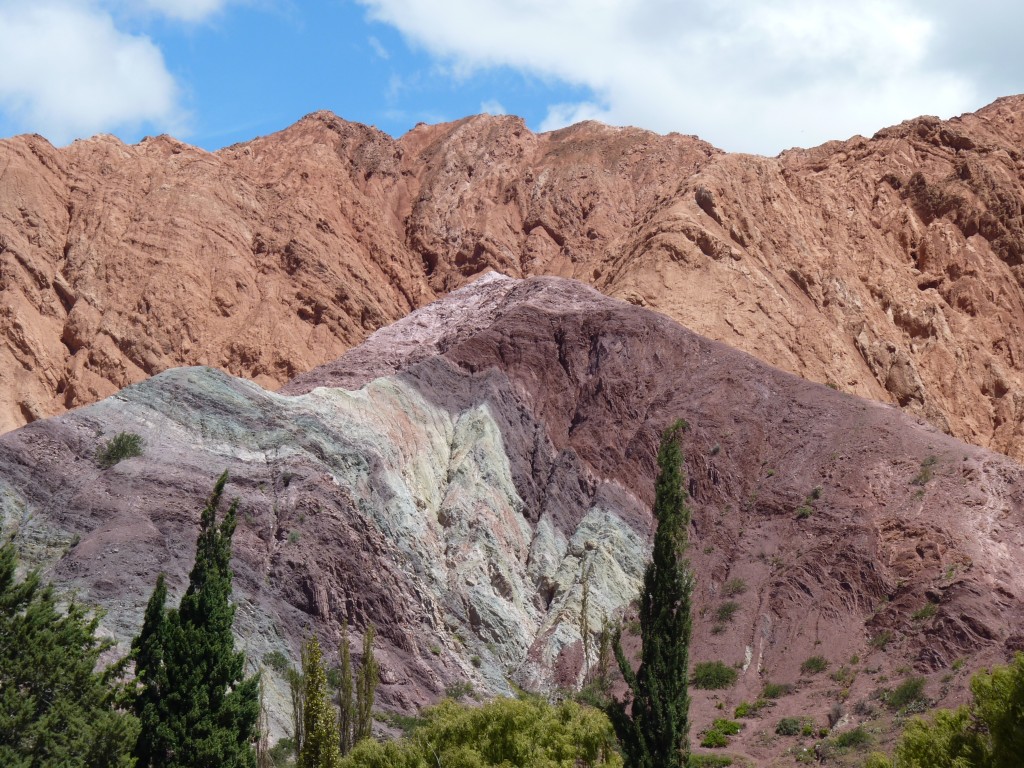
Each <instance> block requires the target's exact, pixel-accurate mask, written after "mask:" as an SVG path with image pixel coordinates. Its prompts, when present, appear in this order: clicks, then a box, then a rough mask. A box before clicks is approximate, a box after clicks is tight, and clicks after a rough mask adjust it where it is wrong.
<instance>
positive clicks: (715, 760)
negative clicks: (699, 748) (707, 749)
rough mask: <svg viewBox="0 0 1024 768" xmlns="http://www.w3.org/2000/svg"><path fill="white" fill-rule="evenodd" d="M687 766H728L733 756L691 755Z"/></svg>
mask: <svg viewBox="0 0 1024 768" xmlns="http://www.w3.org/2000/svg"><path fill="white" fill-rule="evenodd" d="M686 765H687V768H727V766H730V765H732V758H731V757H726V756H725V755H690V761H689V762H688V763H687V764H686Z"/></svg>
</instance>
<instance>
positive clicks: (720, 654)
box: [0, 275, 1024, 761]
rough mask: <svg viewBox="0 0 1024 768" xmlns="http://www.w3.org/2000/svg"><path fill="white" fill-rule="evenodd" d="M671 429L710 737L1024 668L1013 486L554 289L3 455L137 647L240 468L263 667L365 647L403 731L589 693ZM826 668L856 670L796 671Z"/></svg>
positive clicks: (203, 377)
mask: <svg viewBox="0 0 1024 768" xmlns="http://www.w3.org/2000/svg"><path fill="white" fill-rule="evenodd" d="M678 418H685V419H686V420H687V421H688V422H689V424H690V430H689V431H688V433H687V435H686V439H685V453H686V461H687V468H688V473H689V486H690V493H691V495H692V498H693V507H694V520H693V526H692V530H691V542H692V546H691V550H690V558H691V561H692V563H693V566H694V570H695V573H696V577H697V588H696V592H695V601H696V602H695V617H696V618H695V632H694V647H693V651H692V654H691V657H692V658H693V659H694V660H695V661H703V660H710V659H722V660H724V661H725V662H727V663H729V664H735V665H737V667H738V668H739V669H740V670H741V674H740V681H739V683H738V685H737V687H736V688H734V689H731V690H729V691H726V692H722V693H709V692H697V693H695V699H694V706H693V722H694V729H693V730H694V731H695V732H696V731H697V730H699V729H700V728H703V727H705V726H706V725H708V724H710V722H711V721H712V719H713V718H714V717H718V716H721V713H720V712H719V711H718V709H716V705H717V704H718V703H720V702H721V703H722V705H723V707H724V708H726V709H729V710H731V708H732V707H733V706H735V704H736V703H738V701H739V700H740V699H748V700H752V699H753V698H756V696H757V695H758V694H759V691H760V689H761V687H762V685H763V684H764V683H765V682H767V681H772V682H784V683H793V684H795V685H796V688H795V691H794V692H793V693H792V694H791V695H790V696H788V697H785V698H784V699H781V700H780V701H779V703H778V706H777V708H776V710H775V711H774V712H773V715H772V716H773V717H775V716H776V715H783V714H791V713H794V714H799V715H800V716H801V717H804V716H808V717H812V718H813V719H814V720H815V721H816V722H818V723H820V724H821V725H825V724H826V723H827V722H828V718H829V715H830V712H831V711H832V709H833V707H832V704H833V701H834V700H836V699H839V700H845V701H846V702H847V703H846V704H841V705H840V708H841V709H842V710H843V712H844V713H845V714H844V716H845V717H846V720H845V721H844V722H846V723H851V724H852V723H854V722H857V718H859V717H863V715H858V714H857V710H856V709H855V707H854V705H855V704H856V703H857V702H858V701H868V699H869V698H870V696H871V694H872V692H873V691H874V690H875V689H876V688H877V687H878V686H880V685H882V684H883V682H884V677H883V676H886V675H888V676H894V675H896V674H897V672H896V670H900V669H902V668H904V667H906V668H911V667H913V668H915V669H917V670H918V671H920V672H921V673H924V674H927V675H929V676H930V677H929V679H930V680H931V681H932V682H930V683H929V687H928V692H929V695H931V696H933V697H934V698H935V699H937V700H940V701H942V702H943V703H948V702H951V701H956V700H957V697H960V696H962V695H963V691H964V689H965V685H966V679H967V675H968V674H969V672H970V671H971V670H973V669H975V668H977V667H978V666H979V665H982V664H987V663H991V662H993V661H1001V660H1003V659H1004V658H1006V655H1007V654H1008V653H1009V652H1010V651H1011V650H1012V649H1014V648H1016V647H1018V646H1019V644H1020V642H1021V640H1020V638H1022V637H1024V583H1022V582H1021V577H1020V574H1021V573H1022V572H1024V533H1022V532H1024V469H1022V468H1021V467H1020V465H1018V464H1016V463H1015V462H1013V461H1011V460H1010V459H1008V458H1006V457H1004V456H1001V455H999V454H995V453H992V452H989V451H987V450H985V449H982V448H978V447H975V446H971V445H968V444H965V443H963V442H961V441H958V440H956V439H954V438H952V437H949V436H947V435H945V434H943V433H942V432H941V431H939V430H937V429H936V428H934V427H933V426H931V425H929V424H927V423H925V422H923V421H922V420H920V419H918V418H916V417H913V416H911V415H908V414H906V413H903V412H901V411H900V410H899V409H898V408H896V407H894V406H889V405H884V404H881V403H877V402H874V401H870V400H865V399H860V398H857V397H853V396H850V395H847V394H844V393H841V392H837V391H834V390H833V389H830V388H828V387H825V386H821V385H817V384H814V383H811V382H808V381H805V380H802V379H799V378H797V377H795V376H793V375H790V374H788V373H785V372H782V371H779V370H777V369H773V368H771V367H769V366H766V365H764V364H763V363H761V362H759V361H757V360H756V359H754V358H752V357H750V356H747V355H746V354H743V353H741V352H737V351H735V350H732V349H730V348H728V347H726V346H725V345H722V344H720V343H717V342H714V341H710V340H708V339H705V338H702V337H699V336H697V335H696V334H694V333H692V332H690V331H688V330H686V329H685V328H683V327H681V326H680V325H678V324H676V323H675V322H673V321H672V320H669V319H668V318H666V317H664V316H663V315H661V314H658V313H655V312H651V311H648V310H645V309H642V308H639V307H636V306H632V305H630V304H629V303H626V302H621V301H618V300H614V299H610V298H607V297H605V296H603V295H601V294H600V293H598V292H597V291H595V290H593V289H590V288H588V287H586V286H584V285H582V284H580V283H578V282H575V281H569V280H563V279H556V278H533V279H529V280H514V279H508V278H503V277H499V276H495V275H492V276H486V277H484V278H482V279H480V280H478V281H477V282H475V283H473V284H472V285H470V286H468V287H465V288H463V289H460V290H459V291H456V292H455V293H453V294H452V295H451V296H449V297H447V298H446V299H443V300H441V301H439V302H437V303H434V304H431V305H429V306H427V307H425V308H423V309H421V310H419V311H417V312H415V313H413V314H412V315H410V316H409V317H407V318H405V319H403V320H402V321H400V322H398V323H396V324H394V325H392V326H390V327H387V328H384V329H382V330H380V331H378V332H376V333H375V334H373V335H372V336H371V337H370V338H369V339H367V340H366V342H364V343H363V344H362V345H361V346H360V347H357V348H356V349H354V350H352V351H350V352H349V353H347V354H346V355H344V356H343V357H342V358H340V359H339V360H338V361H336V362H334V363H331V364H329V365H327V366H324V367H322V368H319V369H316V370H314V371H312V372H310V373H308V374H304V375H301V376H299V377H296V378H295V379H293V380H292V381H291V382H290V383H289V384H288V385H287V386H285V387H284V388H282V389H281V391H280V392H277V393H274V392H268V391H265V390H263V389H261V388H260V387H259V386H257V385H255V384H253V383H251V382H247V381H244V380H241V379H237V378H233V377H230V376H228V375H226V374H224V373H222V372H219V371H216V370H214V369H212V368H182V369H174V370H170V371H167V372H164V373H161V374H159V375H157V376H154V377H152V378H150V379H149V380H147V381H145V382H142V383H140V384H136V385H134V386H130V387H127V388H125V389H124V390H122V391H120V392H119V393H118V394H116V395H114V396H112V397H110V398H107V399H105V400H103V401H101V402H99V403H97V404H95V405H92V406H88V407H84V408H81V409H77V410H75V411H73V412H70V413H68V414H65V415H63V416H59V417H55V418H51V419H45V420H40V421H38V422H37V423H33V424H31V425H28V426H27V427H24V428H22V429H19V430H16V431H13V432H10V433H8V434H6V435H4V436H2V437H0V512H2V516H0V520H2V522H3V530H4V535H11V534H13V535H15V539H16V541H17V542H18V544H19V546H20V547H21V549H22V551H23V553H24V554H25V556H26V557H27V558H28V560H29V561H30V562H32V563H35V564H40V565H43V566H45V567H47V568H48V573H49V574H50V575H51V576H52V577H53V578H55V579H56V580H57V581H58V582H59V583H60V584H61V585H62V587H64V588H66V589H74V590H77V592H78V594H79V596H80V599H83V600H86V601H87V602H89V603H96V604H99V605H102V606H103V607H105V608H106V610H107V616H106V619H105V622H104V627H105V628H106V629H107V630H108V631H110V632H112V633H113V634H114V635H115V636H116V637H117V638H118V639H120V640H122V641H123V640H126V639H127V638H128V637H130V636H131V635H132V634H133V633H134V632H136V631H137V629H138V624H139V622H140V618H141V613H142V610H143V607H144V604H145V601H146V599H147V596H148V592H149V589H150V588H151V585H152V583H153V581H154V579H155V577H156V574H157V572H160V571H163V572H166V573H167V574H168V578H169V584H170V586H171V589H172V593H173V592H180V590H181V589H182V588H183V586H184V583H185V579H186V574H187V570H188V568H189V566H190V563H191V559H192V555H193V551H192V549H193V541H194V536H195V530H196V521H197V516H198V511H199V509H200V508H201V506H202V500H203V498H204V496H205V495H206V494H207V493H208V492H209V489H210V488H211V487H212V485H213V481H214V479H215V476H216V475H217V474H218V473H219V472H220V471H222V470H223V469H225V468H226V469H228V470H229V471H230V473H231V484H230V486H229V493H230V495H237V496H238V497H239V498H240V500H241V504H240V510H241V513H240V522H239V528H238V532H237V533H236V558H235V570H236V581H235V585H236V597H237V601H238V606H239V612H238V618H237V625H236V626H237V629H238V632H239V636H240V638H241V643H242V646H243V647H244V648H245V649H246V651H247V653H248V654H249V657H250V659H253V660H259V659H261V658H263V657H264V655H265V654H267V653H268V652H271V651H280V652H282V653H284V654H285V655H286V656H289V657H291V658H294V657H295V651H296V649H297V647H298V643H299V641H300V640H301V639H302V638H303V637H304V636H306V635H308V634H309V633H311V632H313V631H316V632H318V633H319V634H320V637H321V640H322V641H324V642H325V644H326V645H327V646H328V647H330V646H332V645H333V644H334V643H336V642H337V636H338V628H339V624H340V622H348V623H350V624H351V625H352V626H353V628H354V631H355V632H356V634H357V635H358V633H360V632H361V631H362V630H363V629H364V628H365V627H366V626H367V625H368V624H371V623H372V624H374V625H376V626H377V627H378V630H379V637H380V656H381V661H382V670H383V671H382V680H383V683H384V687H383V702H384V703H385V705H386V706H388V707H392V708H400V709H408V708H411V707H413V706H415V705H417V704H421V703H424V702H426V701H429V700H432V699H434V698H436V697H438V696H440V695H442V693H443V692H444V691H445V689H446V688H449V689H450V686H451V685H452V684H456V683H463V682H465V681H469V682H471V683H472V685H473V686H474V687H475V688H476V690H478V691H480V692H483V693H501V692H507V691H508V690H509V688H510V685H511V683H513V682H514V683H516V684H519V685H523V686H526V687H532V688H539V689H541V690H548V691H550V690H552V689H557V688H558V687H560V686H567V687H572V686H575V685H577V684H578V683H579V682H580V679H581V677H582V675H583V670H584V661H583V650H582V643H581V638H580V620H579V614H580V608H581V597H582V580H583V579H584V578H585V574H589V578H590V599H589V605H590V608H589V611H590V613H589V621H588V623H589V626H590V628H591V629H592V630H593V631H596V630H597V629H598V628H599V627H600V626H601V624H602V621H603V619H604V617H606V616H613V617H618V616H621V615H623V613H624V612H628V605H629V603H630V601H631V600H632V599H633V598H634V597H635V596H636V594H637V591H638V588H639V583H640V579H641V576H642V569H643V567H644V563H645V562H646V558H647V547H648V543H649V540H650V535H651V532H652V529H653V521H652V520H651V518H650V514H649V511H648V509H649V505H650V503H651V501H652V500H653V480H654V473H655V471H656V466H655V452H656V448H657V443H658V435H659V432H660V430H661V429H663V428H664V427H665V426H666V425H668V424H670V423H672V422H674V421H675V420H676V419H678ZM120 432H136V433H138V434H140V435H142V437H143V441H144V450H143V455H142V456H141V457H137V458H130V459H126V460H124V461H122V462H120V463H119V464H117V465H115V466H114V467H112V468H110V469H106V470H101V469H100V468H99V467H98V466H97V465H96V463H95V459H94V456H95V452H96V450H97V448H98V447H99V446H101V445H102V444H103V443H104V442H105V441H106V440H108V439H110V438H111V437H112V436H114V435H115V434H117V433H120ZM728 601H735V603H736V606H735V607H734V608H733V609H731V610H730V612H729V613H728V616H727V617H725V618H722V617H721V612H720V608H721V607H722V605H723V604H724V603H726V602H728ZM879 637H882V638H884V639H885V642H881V643H880V642H878V638H879ZM627 640H629V641H630V642H635V639H631V636H630V635H629V632H628V631H627ZM595 647H596V644H595V643H591V644H590V648H591V651H592V653H593V652H594V649H595ZM811 655H825V656H826V657H827V659H828V661H829V662H831V663H832V664H833V665H834V667H835V668H837V669H838V668H839V667H841V666H842V665H847V667H848V668H847V673H846V675H845V676H843V677H829V676H827V675H820V676H817V677H813V678H806V677H804V676H802V675H801V671H800V665H801V662H802V661H803V660H804V659H806V658H807V657H809V656H811ZM855 655H856V656H858V657H859V659H860V660H861V662H859V663H857V664H852V666H851V662H850V659H851V657H853V656H855ZM957 660H964V661H965V662H966V663H963V662H960V663H958V664H957V665H956V666H955V667H953V665H954V661H957ZM591 661H593V658H591ZM961 665H962V666H963V670H962V671H961V672H958V673H956V675H952V676H950V675H951V674H952V673H950V672H949V671H948V670H949V668H951V667H953V668H954V669H959V668H960V666H961ZM957 675H958V676H957ZM940 681H941V682H940ZM275 685H276V686H277V688H276V690H277V696H278V697H279V698H277V699H274V700H275V701H277V702H278V706H277V713H278V716H279V717H280V718H281V720H285V719H286V717H287V714H286V711H285V708H284V704H283V688H282V687H281V682H280V681H279V680H276V681H275ZM772 723H774V720H773V721H772ZM766 727H767V726H766ZM746 733H747V736H748V737H749V738H747V737H741V739H740V740H739V741H738V746H737V750H738V751H739V752H740V753H742V754H746V755H748V756H749V757H751V758H753V759H755V760H759V761H760V760H764V759H767V758H769V757H771V756H772V755H774V754H776V753H777V752H778V751H779V750H781V749H783V748H785V744H778V743H775V742H774V741H773V740H771V739H768V740H762V739H758V738H757V737H756V733H757V727H756V725H753V724H752V725H751V727H750V728H748V730H747V732H746Z"/></svg>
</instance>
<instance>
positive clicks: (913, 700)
mask: <svg viewBox="0 0 1024 768" xmlns="http://www.w3.org/2000/svg"><path fill="white" fill-rule="evenodd" d="M883 699H884V701H885V703H886V705H887V706H888V707H889V709H892V710H894V711H896V712H900V711H905V710H908V709H916V708H918V707H920V706H923V705H924V704H925V698H924V678H923V677H908V678H907V679H906V680H904V681H903V682H902V683H900V684H899V685H898V686H896V688H895V689H894V690H892V691H889V692H888V693H887V694H886V695H885V696H884V697H883ZM915 705H916V706H915Z"/></svg>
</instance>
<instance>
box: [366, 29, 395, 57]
mask: <svg viewBox="0 0 1024 768" xmlns="http://www.w3.org/2000/svg"><path fill="white" fill-rule="evenodd" d="M366 42H368V43H369V44H370V48H372V49H373V52H374V53H375V54H377V58H379V59H384V60H385V61H387V60H388V59H390V58H391V54H390V53H389V52H388V49H387V48H385V47H384V44H383V43H382V42H381V41H380V40H378V39H377V38H376V37H374V36H373V35H370V37H369V38H367V40H366Z"/></svg>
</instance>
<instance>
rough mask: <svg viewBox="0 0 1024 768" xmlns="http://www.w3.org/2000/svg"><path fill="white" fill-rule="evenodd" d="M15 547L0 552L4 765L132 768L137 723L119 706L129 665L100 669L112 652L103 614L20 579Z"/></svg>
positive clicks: (38, 582)
mask: <svg viewBox="0 0 1024 768" xmlns="http://www.w3.org/2000/svg"><path fill="white" fill-rule="evenodd" d="M17 565H18V557H17V551H16V550H15V547H14V545H13V544H11V543H8V544H6V545H4V546H3V547H0V765H3V766H5V768H36V766H51V765H54V766H56V765H59V766H62V768H63V767H65V766H66V767H67V768H86V767H87V766H88V767H89V768H128V767H129V766H130V765H131V748H132V744H133V743H134V741H135V738H136V736H137V734H138V732H139V723H138V721H137V720H136V719H135V717H133V716H132V715H131V714H129V713H126V712H124V711H122V710H120V709H119V707H118V699H119V694H120V693H121V692H122V688H121V686H120V685H119V684H118V682H117V680H118V678H119V677H120V675H121V673H122V672H123V668H124V665H123V664H116V665H114V666H110V667H106V668H104V669H101V670H97V665H98V663H99V659H100V656H101V655H102V654H103V653H104V652H105V651H108V650H109V649H110V648H111V647H113V645H114V644H113V642H112V641H110V640H100V639H98V638H97V637H96V629H97V627H98V625H99V617H98V616H97V615H96V614H91V615H90V613H89V612H87V611H86V610H85V609H84V608H82V606H80V605H78V604H76V603H72V604H71V605H70V606H68V609H67V611H63V612H62V611H60V610H58V608H57V596H56V593H55V592H54V590H53V587H52V585H49V584H46V585H44V584H43V582H42V579H41V577H40V576H39V573H38V572H36V571H33V572H32V573H29V574H28V576H26V577H25V578H24V579H19V578H17Z"/></svg>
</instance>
